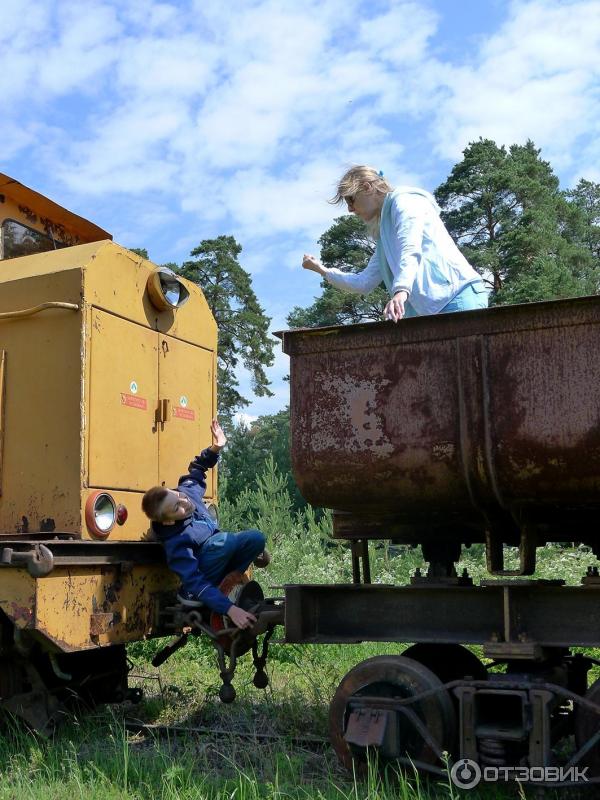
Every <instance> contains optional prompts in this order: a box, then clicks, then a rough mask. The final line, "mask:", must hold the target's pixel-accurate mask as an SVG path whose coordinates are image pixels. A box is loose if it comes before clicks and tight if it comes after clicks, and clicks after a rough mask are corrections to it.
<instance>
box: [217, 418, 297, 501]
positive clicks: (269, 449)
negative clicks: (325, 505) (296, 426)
mask: <svg viewBox="0 0 600 800" xmlns="http://www.w3.org/2000/svg"><path fill="white" fill-rule="evenodd" d="M228 439H229V444H228V447H227V449H226V450H225V452H224V454H223V457H222V460H221V468H220V471H219V497H220V498H221V500H223V499H227V500H228V501H230V502H234V501H235V499H236V498H237V497H238V496H239V495H240V494H241V493H242V492H243V491H244V490H246V489H250V490H254V489H256V488H257V485H258V484H257V479H258V476H259V475H260V473H261V472H262V471H263V470H264V469H265V466H266V464H267V462H268V460H269V459H272V460H273V463H274V464H275V467H276V469H277V470H278V472H279V473H280V474H281V475H283V476H284V478H285V485H286V489H287V491H288V492H289V494H290V497H291V498H292V506H293V508H294V509H296V510H297V509H300V508H303V507H304V506H305V505H306V502H305V500H304V498H303V497H302V495H301V494H300V491H299V489H298V487H297V486H296V483H295V481H294V479H293V477H292V465H291V458H290V411H289V408H287V407H286V408H284V409H282V410H281V411H279V412H277V414H265V415H264V416H262V417H259V418H258V419H257V420H255V421H254V422H253V423H252V424H251V425H245V424H243V423H240V424H239V425H236V426H234V427H233V428H232V429H231V430H230V431H228Z"/></svg>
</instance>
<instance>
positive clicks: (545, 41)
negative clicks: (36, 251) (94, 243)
mask: <svg viewBox="0 0 600 800" xmlns="http://www.w3.org/2000/svg"><path fill="white" fill-rule="evenodd" d="M0 20H1V25H0V88H1V96H2V98H3V111H2V115H1V119H2V121H1V122H0V126H1V129H2V143H3V159H2V171H4V172H6V173H8V174H9V175H12V176H13V177H15V178H17V179H19V180H21V181H22V182H23V183H25V184H27V185H29V186H32V187H33V188H35V189H37V190H38V191H41V192H43V193H45V194H47V195H49V196H50V197H52V198H53V199H55V200H56V201H58V202H60V203H61V204H63V205H65V206H67V207H68V208H71V209H72V210H74V211H76V212H77V213H80V214H82V215H83V216H86V217H88V218H89V219H92V220H93V221H94V222H96V223H98V224H99V225H101V226H102V227H104V228H105V229H107V230H109V231H111V233H112V234H113V235H114V238H115V240H116V241H118V242H119V243H121V244H123V245H126V246H130V247H146V248H147V249H148V251H149V253H150V256H151V258H152V259H153V260H154V261H156V262H158V263H162V262H166V261H175V262H181V261H183V260H184V259H185V258H186V257H187V256H188V254H189V251H190V249H191V248H193V247H194V246H195V245H196V244H198V243H199V242H200V240H202V239H205V238H209V237H214V236H217V235H219V234H232V235H234V236H235V237H236V238H237V240H238V241H239V242H240V243H241V244H242V246H243V248H244V250H243V253H242V257H241V262H242V264H243V266H244V267H245V268H246V269H248V270H249V271H250V272H251V273H252V275H253V280H254V286H255V289H256V292H257V294H258V296H259V299H260V301H261V303H262V305H263V306H264V307H265V309H266V311H267V313H268V314H269V315H270V316H271V317H272V318H273V323H272V329H273V330H276V329H278V328H282V327H285V317H286V315H287V313H288V312H289V310H290V309H291V308H292V307H293V306H294V305H308V304H309V303H310V302H312V299H313V297H314V296H315V295H316V294H318V292H319V282H318V278H317V276H316V275H314V274H313V273H307V272H304V271H303V270H301V268H300V260H301V256H302V253H303V252H304V251H307V252H313V253H316V252H318V246H317V244H316V242H317V239H318V238H319V236H320V234H321V233H322V232H323V231H324V230H326V228H327V227H328V226H329V225H330V224H331V222H332V220H333V218H334V217H335V216H336V214H339V213H340V212H339V210H337V209H335V208H333V207H331V206H329V205H328V204H327V202H326V200H327V198H328V197H330V196H331V195H332V193H333V187H334V184H335V182H336V179H337V178H338V177H339V175H340V174H341V173H342V172H343V171H344V170H345V169H346V168H347V166H349V165H350V164H352V163H367V164H371V165H373V166H376V167H377V168H378V169H383V170H384V172H385V174H386V177H387V178H388V179H389V180H390V181H391V182H392V183H394V184H398V183H416V184H419V185H421V186H424V187H425V188H428V189H434V188H435V187H436V186H437V185H438V184H439V183H440V182H441V181H443V180H444V179H445V177H446V176H447V174H448V172H449V171H450V169H451V168H452V165H453V164H454V163H455V162H456V161H457V160H459V159H460V154H461V151H462V149H463V148H464V147H465V146H466V145H467V144H468V142H469V141H472V140H473V139H476V138H477V137H479V136H484V137H490V138H493V139H495V140H496V141H497V142H498V143H503V144H507V145H508V144H512V143H515V142H517V143H523V142H524V141H525V140H526V139H527V138H531V139H533V140H534V142H535V143H536V144H537V145H538V147H541V148H542V154H543V156H544V157H546V158H547V159H549V160H550V162H551V163H552V165H553V166H554V168H555V170H556V172H557V173H558V175H559V177H560V179H561V182H562V184H563V186H564V187H568V186H573V185H574V184H575V183H576V182H577V180H578V179H579V178H580V177H582V176H583V177H586V178H588V179H590V180H596V181H599V180H600V102H599V100H600V98H599V94H600V91H599V90H600V81H599V73H600V0H515V1H514V2H509V1H508V0H505V1H502V2H501V0H407V1H405V0H370V1H368V2H362V1H361V0H237V1H235V0H234V2H229V3H224V2H220V1H219V2H216V1H215V0H196V1H195V0H179V2H155V1H154V0H118V2H116V1H115V2H113V0H84V1H83V2H81V0H80V2H71V0H54V1H53V0H37V1H36V2H27V0H21V1H20V2H19V1H17V0H3V2H2V11H1V14H0ZM286 372H287V359H286V357H285V356H284V355H283V354H281V353H279V354H278V356H277V359H276V363H275V365H274V367H273V369H272V370H271V373H270V377H271V379H272V382H273V387H272V388H273V390H274V392H275V396H274V397H273V398H271V399H256V400H255V401H254V402H253V403H252V405H251V406H250V408H249V409H247V411H248V412H249V413H250V414H251V415H257V414H263V413H272V412H274V411H277V410H279V409H280V408H281V407H282V406H283V405H285V404H286V402H287V393H288V385H287V383H285V382H283V381H282V377H283V375H285V374H286ZM241 379H242V383H243V385H244V386H247V383H246V378H245V377H244V376H243V375H241Z"/></svg>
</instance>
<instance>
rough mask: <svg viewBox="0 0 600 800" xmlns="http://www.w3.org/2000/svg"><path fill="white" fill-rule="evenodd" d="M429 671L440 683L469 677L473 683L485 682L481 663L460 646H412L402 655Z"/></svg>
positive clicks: (484, 670)
mask: <svg viewBox="0 0 600 800" xmlns="http://www.w3.org/2000/svg"><path fill="white" fill-rule="evenodd" d="M402 655H403V657H404V658H412V659H414V660H415V661H418V662H419V663H420V664H423V666H425V667H427V668H428V669H430V670H431V671H432V672H433V674H434V675H437V677H438V678H439V679H440V680H441V682H442V683H449V682H450V681H455V680H458V679H459V678H464V677H466V676H467V675H469V676H470V677H471V678H473V680H475V681H485V680H487V676H488V675H487V670H486V668H485V667H484V666H483V664H482V663H481V661H480V660H479V659H478V658H477V656H476V655H474V654H473V653H472V652H471V651H470V650H467V648H466V647H463V646H462V645H460V644H413V645H411V646H410V647H409V648H408V649H407V650H405V651H404V652H403V653H402Z"/></svg>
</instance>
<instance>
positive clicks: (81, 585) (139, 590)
mask: <svg viewBox="0 0 600 800" xmlns="http://www.w3.org/2000/svg"><path fill="white" fill-rule="evenodd" d="M2 574H3V575H4V574H5V573H4V572H3V573H2ZM176 586H177V578H176V577H175V575H174V574H173V573H172V572H170V570H169V569H168V568H167V567H166V565H161V566H133V567H132V568H131V569H127V570H123V569H122V568H121V567H120V566H119V565H106V566H100V567H97V566H89V567H84V566H73V567H60V566H59V567H57V568H55V569H54V570H53V571H52V572H51V573H50V574H49V575H48V576H46V577H44V578H39V579H38V580H37V582H36V595H35V601H36V606H35V619H36V623H35V630H36V631H37V632H38V633H40V634H41V635H43V637H44V638H45V639H46V640H49V641H50V642H52V643H53V644H54V645H56V646H57V647H58V648H59V649H60V650H63V651H66V652H69V651H73V650H79V649H86V648H90V647H94V646H97V645H107V644H122V643H124V642H133V641H137V640H138V639H141V638H144V637H145V636H150V635H152V634H153V633H156V629H157V603H158V598H159V595H160V593H163V592H165V591H168V590H171V589H175V587H176Z"/></svg>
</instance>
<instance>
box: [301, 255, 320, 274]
mask: <svg viewBox="0 0 600 800" xmlns="http://www.w3.org/2000/svg"><path fill="white" fill-rule="evenodd" d="M302 268H303V269H309V270H311V272H318V273H319V275H324V274H325V267H324V266H323V264H321V262H320V261H319V259H318V258H315V257H314V256H309V255H307V254H306V253H304V257H303V258H302Z"/></svg>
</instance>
